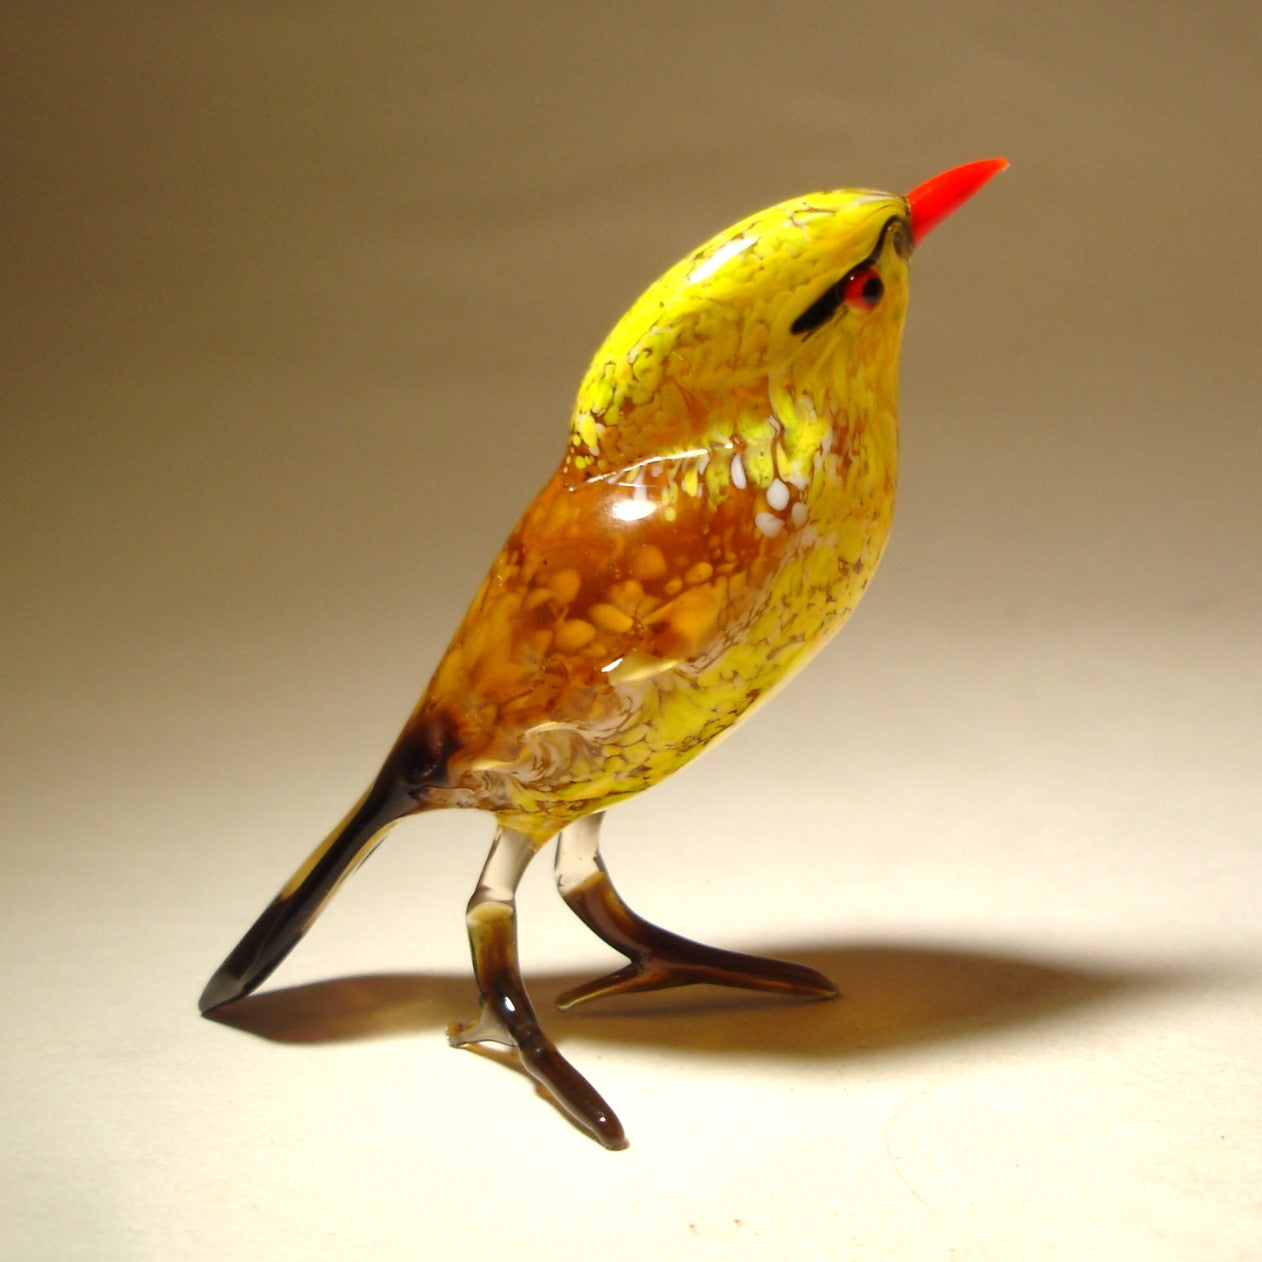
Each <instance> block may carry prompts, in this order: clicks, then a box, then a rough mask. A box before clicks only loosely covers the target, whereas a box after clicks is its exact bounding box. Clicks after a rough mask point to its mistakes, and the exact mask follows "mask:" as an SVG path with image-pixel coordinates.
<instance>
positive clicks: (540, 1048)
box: [447, 1009, 627, 1149]
mask: <svg viewBox="0 0 1262 1262" xmlns="http://www.w3.org/2000/svg"><path fill="white" fill-rule="evenodd" d="M447 1041H448V1042H449V1043H450V1044H451V1046H452V1047H467V1046H470V1045H471V1044H476V1043H500V1044H503V1045H505V1046H507V1047H511V1048H512V1049H513V1050H514V1051H515V1052H516V1054H517V1060H518V1063H519V1065H520V1066H521V1068H522V1069H523V1070H524V1071H525V1072H526V1073H527V1074H529V1075H530V1077H531V1078H533V1079H534V1081H535V1084H536V1085H537V1086H538V1087H539V1088H540V1090H542V1092H543V1094H544V1095H545V1096H547V1098H548V1099H549V1100H551V1101H552V1102H553V1104H555V1105H556V1106H557V1108H559V1109H560V1110H561V1112H563V1113H564V1114H565V1115H566V1116H567V1117H568V1118H569V1119H570V1120H571V1121H572V1122H573V1123H574V1124H575V1125H576V1126H577V1127H578V1128H579V1129H580V1130H582V1131H583V1132H585V1133H586V1134H588V1135H590V1136H591V1137H592V1138H593V1139H594V1140H596V1142H597V1143H599V1144H602V1145H603V1146H604V1147H606V1148H611V1149H621V1148H625V1147H626V1146H627V1137H626V1132H625V1131H624V1130H623V1128H622V1123H621V1122H620V1121H619V1120H618V1117H617V1115H616V1114H615V1113H614V1111H613V1110H612V1109H611V1108H610V1107H609V1105H608V1104H606V1103H605V1100H604V1097H603V1096H601V1094H600V1093H599V1092H598V1091H597V1090H596V1088H595V1087H593V1086H592V1084H591V1083H590V1082H588V1081H587V1079H586V1078H584V1077H583V1075H582V1074H580V1073H579V1072H578V1070H577V1069H575V1068H574V1066H573V1065H571V1064H570V1062H569V1061H568V1060H566V1059H565V1057H564V1056H562V1055H561V1053H560V1052H559V1051H558V1050H557V1048H556V1045H555V1044H554V1043H553V1042H552V1040H551V1039H549V1038H548V1036H547V1035H546V1034H544V1033H543V1031H542V1030H541V1029H540V1028H539V1027H538V1026H536V1025H531V1026H525V1027H523V1028H522V1029H521V1030H519V1031H517V1032H516V1033H510V1032H509V1030H508V1028H507V1027H506V1026H505V1024H504V1022H503V1021H501V1020H500V1018H499V1017H498V1016H497V1015H496V1014H495V1013H494V1012H492V1011H489V1010H487V1009H484V1010H483V1012H482V1013H481V1015H480V1016H479V1017H478V1019H477V1020H476V1021H465V1022H453V1023H452V1024H451V1025H450V1026H448V1027H447ZM486 1054H487V1055H492V1056H497V1055H499V1054H497V1053H492V1052H487V1053H486Z"/></svg>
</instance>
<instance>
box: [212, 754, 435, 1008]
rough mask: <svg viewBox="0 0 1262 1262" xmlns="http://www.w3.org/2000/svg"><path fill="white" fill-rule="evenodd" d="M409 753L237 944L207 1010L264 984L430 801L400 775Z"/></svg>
mask: <svg viewBox="0 0 1262 1262" xmlns="http://www.w3.org/2000/svg"><path fill="white" fill-rule="evenodd" d="M405 739H406V738H405ZM404 752H405V748H404V740H401V741H400V744H399V746H396V748H395V751H394V753H393V754H392V755H391V758H390V759H389V760H388V761H387V764H386V766H385V767H384V768H383V769H382V771H381V774H380V775H379V776H378V777H377V779H376V781H375V782H374V783H373V786H372V788H370V789H369V790H368V792H367V793H365V794H364V796H363V797H362V798H361V799H360V800H359V802H358V803H357V804H356V805H355V807H354V809H353V810H352V811H351V813H350V814H349V815H347V817H346V818H345V819H344V820H343V821H342V822H341V823H340V824H339V825H338V826H337V827H336V828H335V829H334V830H333V831H332V832H331V833H330V834H329V835H328V837H326V838H325V839H324V841H322V842H321V843H320V844H319V845H318V846H317V847H316V848H315V850H314V851H313V852H312V854H311V856H310V857H309V858H308V859H307V861H306V862H305V863H304V864H303V865H302V867H300V868H299V869H298V871H297V872H295V873H294V874H293V876H291V877H290V878H289V881H288V883H287V884H286V885H285V887H284V888H283V889H282V890H281V891H280V893H279V894H277V895H276V897H275V898H274V899H273V900H272V901H271V903H270V904H269V905H268V906H267V908H266V909H265V910H264V911H263V914H262V915H261V916H260V917H259V918H258V919H257V920H256V921H255V922H254V924H253V925H251V926H250V928H249V930H248V931H247V932H246V935H245V937H243V938H242V939H241V941H240V942H238V943H237V945H236V946H235V947H233V949H232V951H231V952H230V953H229V955H228V958H227V959H226V960H224V962H223V963H222V964H221V965H220V966H219V968H218V969H217V970H216V972H215V975H214V976H213V977H212V978H211V979H210V981H209V982H207V984H206V989H205V990H204V991H202V996H201V999H200V1000H199V1001H198V1006H199V1008H200V1009H201V1011H202V1012H204V1013H205V1012H209V1011H210V1010H211V1009H212V1008H218V1007H220V1006H221V1005H223V1004H226V1003H231V1002H232V1001H233V1000H235V999H240V998H242V997H243V996H245V995H248V994H249V993H250V992H251V991H252V990H254V988H255V987H256V986H258V985H260V983H262V982H263V981H264V980H265V979H266V978H267V977H268V976H269V974H270V973H271V972H272V971H273V970H274V969H275V968H276V966H277V965H278V964H280V962H281V961H282V960H283V959H284V958H285V956H287V955H288V954H289V952H290V951H292V950H293V948H294V947H295V946H296V945H297V944H298V942H299V940H300V939H301V938H302V936H303V934H305V933H306V932H307V930H308V929H309V928H310V927H311V923H312V922H313V921H314V920H315V918H316V916H318V915H319V914H320V911H321V909H322V908H323V907H324V904H325V903H326V902H328V900H329V898H330V897H331V896H332V895H333V893H334V891H335V890H336V889H337V887H338V886H339V885H341V883H342V882H343V881H344V880H345V879H346V878H347V877H348V876H349V875H350V874H351V873H352V872H353V871H354V870H355V869H356V868H357V867H359V865H360V864H361V863H363V861H364V860H365V859H366V858H368V856H369V855H370V854H371V853H372V851H373V850H374V849H375V848H376V846H377V844H378V843H379V842H380V841H381V840H382V839H383V838H384V837H385V835H386V833H387V832H388V831H389V829H390V826H391V825H392V824H395V823H397V822H398V821H399V820H400V819H402V818H403V817H404V816H406V815H410V814H413V813H414V812H416V811H418V810H423V809H425V808H426V806H427V805H429V803H427V801H426V799H425V795H424V792H423V789H420V790H418V779H419V778H418V777H417V776H416V775H415V774H412V775H407V776H401V775H400V774H399V770H400V757H399V756H400V754H401V753H404ZM413 767H415V762H413ZM409 782H410V785H409Z"/></svg>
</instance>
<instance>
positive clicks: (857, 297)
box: [842, 267, 885, 311]
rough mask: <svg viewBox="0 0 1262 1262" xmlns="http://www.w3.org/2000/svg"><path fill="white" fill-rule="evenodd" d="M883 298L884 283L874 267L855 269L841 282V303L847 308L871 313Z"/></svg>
mask: <svg viewBox="0 0 1262 1262" xmlns="http://www.w3.org/2000/svg"><path fill="white" fill-rule="evenodd" d="M884 297H885V282H884V281H883V280H882V279H881V278H880V276H879V275H878V274H877V270H876V268H875V267H859V268H856V269H855V270H854V271H853V272H851V273H850V275H849V276H847V277H846V279H845V280H844V281H843V282H842V301H843V302H845V304H846V306H848V307H858V308H860V309H861V310H863V311H871V310H872V308H873V307H875V306H876V304H877V303H878V302H880V301H881V299H882V298H884Z"/></svg>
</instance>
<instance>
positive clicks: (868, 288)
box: [790, 263, 885, 334]
mask: <svg viewBox="0 0 1262 1262" xmlns="http://www.w3.org/2000/svg"><path fill="white" fill-rule="evenodd" d="M884 297H885V282H884V281H883V280H882V279H881V277H880V274H879V273H878V272H877V270H876V268H875V267H873V266H872V264H871V263H861V264H859V266H858V267H856V268H855V269H854V271H853V272H848V273H847V274H846V275H845V276H843V277H842V278H841V279H840V280H839V281H838V282H837V283H836V284H835V285H829V286H828V288H827V289H825V290H824V292H823V293H822V294H820V296H819V297H818V298H816V299H815V301H814V302H813V303H811V305H810V306H809V307H807V309H806V310H805V311H803V312H802V314H801V315H800V316H798V318H797V319H796V320H794V321H793V324H792V326H791V328H790V332H792V333H798V334H802V333H810V332H812V331H813V330H815V329H817V328H819V327H820V325H821V324H826V323H827V322H828V321H829V320H831V319H832V318H833V316H834V315H836V314H837V311H838V310H839V309H840V308H841V307H842V306H847V307H855V308H857V309H858V310H860V311H871V310H872V308H873V307H875V306H876V304H877V303H878V302H880V301H881V299H882V298H884Z"/></svg>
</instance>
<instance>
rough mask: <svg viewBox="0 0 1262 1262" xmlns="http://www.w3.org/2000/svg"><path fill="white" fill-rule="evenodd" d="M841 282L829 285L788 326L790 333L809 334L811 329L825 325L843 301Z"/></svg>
mask: <svg viewBox="0 0 1262 1262" xmlns="http://www.w3.org/2000/svg"><path fill="white" fill-rule="evenodd" d="M841 286H842V282H841V281H839V282H838V283H837V284H835V285H829V286H828V288H827V289H825V290H824V292H823V293H822V294H820V296H819V297H818V298H816V299H815V301H814V302H813V303H811V305H810V306H809V307H807V309H806V310H805V311H803V312H802V314H801V315H800V316H798V318H797V319H796V320H794V321H793V323H792V324H791V325H790V326H789V332H790V333H809V332H811V330H812V329H818V328H819V326H820V325H821V324H827V323H828V321H829V320H831V319H832V318H833V316H834V315H835V314H836V312H837V308H838V307H840V306H841V304H842V302H843V301H844V300H843V297H842V292H841Z"/></svg>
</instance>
